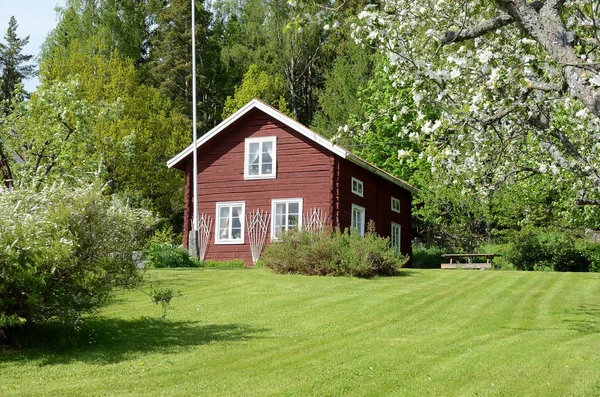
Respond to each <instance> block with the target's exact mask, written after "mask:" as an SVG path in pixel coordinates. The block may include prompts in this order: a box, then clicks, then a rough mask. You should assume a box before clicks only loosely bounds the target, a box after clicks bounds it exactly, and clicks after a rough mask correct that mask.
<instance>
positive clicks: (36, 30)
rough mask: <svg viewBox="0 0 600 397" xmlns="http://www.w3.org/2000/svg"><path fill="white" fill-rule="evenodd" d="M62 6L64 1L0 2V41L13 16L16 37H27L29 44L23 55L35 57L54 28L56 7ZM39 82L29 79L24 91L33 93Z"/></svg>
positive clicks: (7, 0)
mask: <svg viewBox="0 0 600 397" xmlns="http://www.w3.org/2000/svg"><path fill="white" fill-rule="evenodd" d="M62 5H64V0H0V40H2V42H4V35H5V34H6V29H7V28H8V21H9V20H10V17H11V16H13V15H14V17H15V18H16V19H17V23H18V24H19V27H18V29H17V36H18V37H19V38H20V39H22V38H23V37H25V36H27V35H29V44H28V45H27V46H26V47H25V49H24V53H25V54H31V55H33V56H35V57H37V56H39V54H40V47H41V46H42V44H43V42H44V40H45V39H46V36H47V35H48V33H49V32H50V31H51V30H52V29H53V28H54V27H55V26H56V22H57V21H56V12H55V11H54V8H55V7H56V6H62ZM38 84H39V80H38V79H37V78H34V79H30V80H28V81H26V82H25V90H27V91H29V92H31V91H34V90H35V88H36V87H37V85H38Z"/></svg>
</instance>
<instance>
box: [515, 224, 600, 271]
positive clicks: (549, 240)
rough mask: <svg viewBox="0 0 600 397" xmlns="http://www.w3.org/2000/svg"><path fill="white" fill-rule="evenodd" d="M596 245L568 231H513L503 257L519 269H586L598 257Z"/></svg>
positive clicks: (594, 262)
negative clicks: (509, 246)
mask: <svg viewBox="0 0 600 397" xmlns="http://www.w3.org/2000/svg"><path fill="white" fill-rule="evenodd" d="M598 247H599V246H598V245H597V244H595V243H591V242H589V241H586V240H583V239H581V238H578V236H576V235H574V234H572V233H568V232H562V233H561V232H546V231H543V232H540V231H536V230H535V229H526V230H524V231H521V232H519V233H516V234H515V235H514V236H513V238H512V242H511V248H510V249H509V251H508V253H507V257H506V259H507V260H508V261H509V262H510V263H512V265H513V266H514V267H515V268H517V269H519V270H544V271H548V270H555V271H560V272H587V271H590V270H592V271H593V270H594V269H595V266H596V265H595V264H596V263H598V262H597V261H598V259H600V255H599V252H598V251H599V250H598Z"/></svg>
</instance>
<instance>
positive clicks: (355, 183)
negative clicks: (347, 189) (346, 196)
mask: <svg viewBox="0 0 600 397" xmlns="http://www.w3.org/2000/svg"><path fill="white" fill-rule="evenodd" d="M352 193H354V194H357V195H359V196H360V197H362V196H363V183H362V182H361V181H359V180H358V179H356V178H352Z"/></svg>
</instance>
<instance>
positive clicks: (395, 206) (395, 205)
mask: <svg viewBox="0 0 600 397" xmlns="http://www.w3.org/2000/svg"><path fill="white" fill-rule="evenodd" d="M392 211H394V212H398V213H399V212H400V200H398V199H397V198H396V197H392Z"/></svg>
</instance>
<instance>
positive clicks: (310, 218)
mask: <svg viewBox="0 0 600 397" xmlns="http://www.w3.org/2000/svg"><path fill="white" fill-rule="evenodd" d="M326 225H327V212H325V211H323V210H322V209H320V208H312V209H309V210H308V211H306V212H305V213H304V230H306V231H307V232H322V231H323V230H325V226H326Z"/></svg>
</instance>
